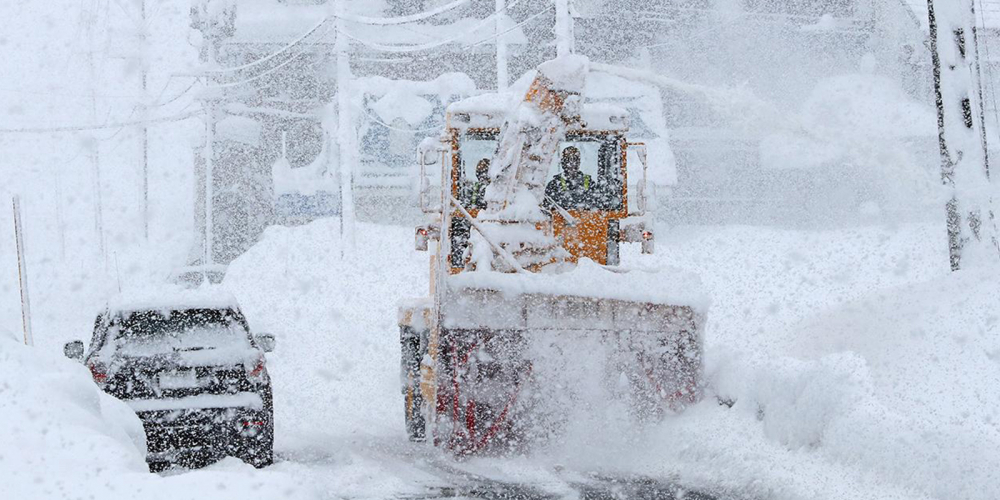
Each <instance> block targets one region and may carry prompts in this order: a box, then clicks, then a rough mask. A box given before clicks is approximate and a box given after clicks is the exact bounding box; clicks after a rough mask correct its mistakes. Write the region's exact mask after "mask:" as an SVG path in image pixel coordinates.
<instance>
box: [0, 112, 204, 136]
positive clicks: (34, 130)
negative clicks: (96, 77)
mask: <svg viewBox="0 0 1000 500" xmlns="http://www.w3.org/2000/svg"><path fill="white" fill-rule="evenodd" d="M202 112H203V111H202V110H197V111H191V112H188V113H181V114H177V115H173V116H163V117H159V118H150V119H145V120H134V121H126V122H120V123H104V124H101V125H68V126H60V127H24V128H0V134H44V133H49V132H79V131H86V130H107V129H111V128H118V127H129V126H133V125H145V124H151V123H165V122H178V121H181V120H186V119H188V118H191V117H194V116H198V115H200V114H202Z"/></svg>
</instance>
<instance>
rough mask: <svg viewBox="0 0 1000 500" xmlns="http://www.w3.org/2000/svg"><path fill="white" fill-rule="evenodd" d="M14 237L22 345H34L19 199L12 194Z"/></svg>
mask: <svg viewBox="0 0 1000 500" xmlns="http://www.w3.org/2000/svg"><path fill="white" fill-rule="evenodd" d="M13 203H14V239H15V240H16V244H17V278H18V282H19V283H20V285H21V324H22V325H23V327H24V345H35V338H34V335H33V334H32V332H31V302H30V300H29V298H30V297H29V294H28V263H27V262H26V261H25V259H24V229H23V227H22V225H21V199H20V198H19V197H17V196H14V199H13Z"/></svg>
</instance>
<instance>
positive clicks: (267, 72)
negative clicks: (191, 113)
mask: <svg viewBox="0 0 1000 500" xmlns="http://www.w3.org/2000/svg"><path fill="white" fill-rule="evenodd" d="M331 26H333V25H331ZM332 29H333V28H327V30H326V32H324V33H323V35H324V36H325V35H326V33H329V32H330V30H332ZM305 54H306V51H304V50H303V51H301V52H298V53H296V54H295V55H293V56H291V57H289V58H288V59H287V60H286V61H285V62H283V63H281V64H279V65H277V66H274V67H272V68H269V69H267V70H265V71H262V72H260V73H258V74H256V75H254V76H252V77H250V78H246V79H244V80H240V81H237V82H228V83H223V84H219V85H211V86H208V87H206V88H209V89H225V88H230V87H237V86H239V85H244V84H247V83H250V82H253V81H256V80H259V79H261V78H264V77H265V76H267V75H270V74H271V73H274V72H275V71H278V70H279V69H281V68H284V67H285V66H288V65H289V64H291V63H292V62H293V61H295V60H296V59H298V58H299V57H302V56H303V55H305Z"/></svg>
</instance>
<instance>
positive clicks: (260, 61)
mask: <svg viewBox="0 0 1000 500" xmlns="http://www.w3.org/2000/svg"><path fill="white" fill-rule="evenodd" d="M331 19H333V16H327V17H324V18H323V20H322V21H320V22H319V23H318V24H316V26H313V27H312V29H310V30H309V31H307V32H305V33H304V34H302V35H301V36H299V37H298V38H296V39H295V40H293V41H292V42H291V43H289V44H287V45H285V46H284V47H282V48H280V49H278V50H277V51H275V52H272V53H270V54H268V55H266V56H264V57H261V58H260V59H255V60H253V61H250V62H248V63H246V64H243V65H241V66H232V67H228V68H217V69H207V70H205V73H232V72H236V71H243V70H245V69H248V68H252V67H254V66H257V65H258V64H263V63H265V62H267V61H270V60H271V59H274V58H275V57H278V56H279V55H281V54H283V53H285V52H286V51H287V50H289V49H291V48H292V47H295V46H296V45H298V44H300V43H302V41H303V40H305V39H306V38H308V37H309V35H312V34H313V33H315V32H316V30H318V29H320V28H321V27H323V25H325V24H326V23H328V22H329V21H330V20H331Z"/></svg>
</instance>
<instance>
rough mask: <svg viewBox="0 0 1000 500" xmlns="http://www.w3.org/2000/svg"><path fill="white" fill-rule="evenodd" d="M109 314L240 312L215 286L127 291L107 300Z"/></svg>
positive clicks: (228, 296)
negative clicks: (231, 310)
mask: <svg viewBox="0 0 1000 500" xmlns="http://www.w3.org/2000/svg"><path fill="white" fill-rule="evenodd" d="M108 309H109V310H110V311H112V312H131V311H143V310H186V309H239V303H238V302H237V301H236V297H234V296H233V295H232V294H231V293H229V292H228V291H226V290H225V289H223V288H221V287H218V286H207V287H201V288H195V289H188V288H183V287H180V286H176V285H164V286H158V287H149V288H139V289H132V290H126V291H124V292H121V293H119V294H118V295H116V296H114V297H112V298H111V299H109V300H108Z"/></svg>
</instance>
